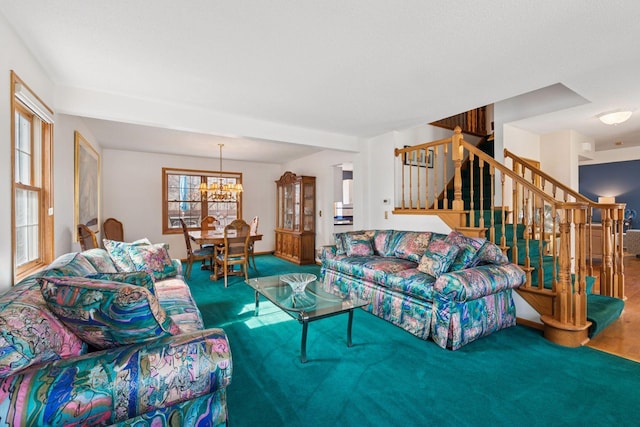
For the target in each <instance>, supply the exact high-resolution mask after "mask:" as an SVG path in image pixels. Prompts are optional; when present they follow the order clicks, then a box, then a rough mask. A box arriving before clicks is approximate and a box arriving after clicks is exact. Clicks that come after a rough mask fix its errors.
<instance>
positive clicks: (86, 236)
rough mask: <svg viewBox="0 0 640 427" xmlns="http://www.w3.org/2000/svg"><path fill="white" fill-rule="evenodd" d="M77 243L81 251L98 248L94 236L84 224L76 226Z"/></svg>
mask: <svg viewBox="0 0 640 427" xmlns="http://www.w3.org/2000/svg"><path fill="white" fill-rule="evenodd" d="M78 242H80V248H81V249H82V250H83V251H86V250H87V249H94V248H97V247H98V239H96V234H95V233H94V232H93V231H92V230H91V229H90V228H89V227H87V226H86V225H84V224H78Z"/></svg>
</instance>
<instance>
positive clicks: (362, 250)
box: [345, 234, 373, 256]
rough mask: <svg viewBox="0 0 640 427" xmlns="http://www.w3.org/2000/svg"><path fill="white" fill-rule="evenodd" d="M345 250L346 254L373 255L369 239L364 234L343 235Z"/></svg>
mask: <svg viewBox="0 0 640 427" xmlns="http://www.w3.org/2000/svg"><path fill="white" fill-rule="evenodd" d="M345 251H346V253H347V256H368V255H373V245H372V244H371V239H369V238H368V237H367V236H366V235H359V234H347V235H346V236H345Z"/></svg>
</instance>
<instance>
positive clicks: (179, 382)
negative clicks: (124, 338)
mask: <svg viewBox="0 0 640 427" xmlns="http://www.w3.org/2000/svg"><path fill="white" fill-rule="evenodd" d="M231 372H232V362H231V353H230V351H229V345H228V340H227V337H226V335H225V333H224V331H223V330H222V329H207V330H203V331H198V332H193V333H189V334H182V335H176V336H172V337H165V338H161V339H158V340H155V341H152V342H148V343H143V344H132V345H128V346H123V347H118V348H113V349H109V350H102V351H98V352H94V353H89V354H86V355H83V356H78V357H73V358H68V359H62V360H58V361H56V362H52V363H47V364H42V365H39V366H36V367H33V368H30V369H26V370H24V371H20V372H18V373H17V374H15V375H12V376H9V377H7V378H4V379H2V380H0V401H3V400H6V401H7V402H10V403H9V404H7V405H0V419H2V420H4V421H5V422H8V423H9V424H10V425H63V424H64V425H67V424H73V425H83V426H89V425H105V424H113V423H116V422H119V421H123V420H126V419H129V418H132V417H135V416H137V415H140V414H144V413H147V412H150V411H153V410H156V409H161V408H166V407H169V406H171V405H174V404H176V403H180V402H184V401H187V400H190V399H193V398H196V397H199V396H204V395H207V394H210V393H212V392H215V391H216V390H219V389H222V388H225V387H226V386H227V385H229V383H230V382H231Z"/></svg>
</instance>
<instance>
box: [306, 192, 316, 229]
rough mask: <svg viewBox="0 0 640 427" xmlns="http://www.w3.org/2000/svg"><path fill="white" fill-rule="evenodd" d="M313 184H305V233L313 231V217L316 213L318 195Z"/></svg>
mask: <svg viewBox="0 0 640 427" xmlns="http://www.w3.org/2000/svg"><path fill="white" fill-rule="evenodd" d="M313 187H314V185H313V184H309V183H305V184H304V205H303V215H304V221H303V223H304V231H313V219H314V218H313V216H314V211H315V206H314V205H315V199H316V195H315V194H314V192H313Z"/></svg>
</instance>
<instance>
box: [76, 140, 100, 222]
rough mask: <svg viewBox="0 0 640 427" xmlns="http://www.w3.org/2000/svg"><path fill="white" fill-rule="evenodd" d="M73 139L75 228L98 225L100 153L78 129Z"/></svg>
mask: <svg viewBox="0 0 640 427" xmlns="http://www.w3.org/2000/svg"><path fill="white" fill-rule="evenodd" d="M74 139H75V203H74V204H75V220H76V221H75V223H76V224H75V225H76V227H75V229H76V230H77V228H78V224H85V225H86V226H87V227H89V228H90V229H91V230H92V231H93V232H94V233H97V232H98V231H99V227H100V155H99V154H98V152H97V151H96V150H95V149H94V148H93V147H92V146H91V144H90V143H89V141H87V140H86V139H85V138H84V137H83V136H82V135H81V134H80V132H78V131H75V133H74Z"/></svg>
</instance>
